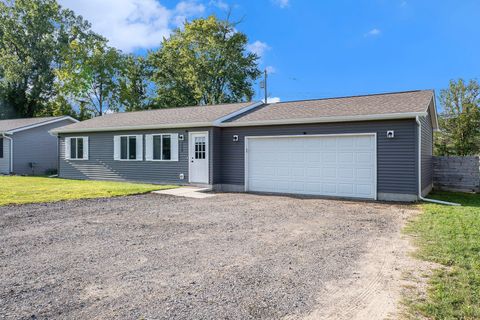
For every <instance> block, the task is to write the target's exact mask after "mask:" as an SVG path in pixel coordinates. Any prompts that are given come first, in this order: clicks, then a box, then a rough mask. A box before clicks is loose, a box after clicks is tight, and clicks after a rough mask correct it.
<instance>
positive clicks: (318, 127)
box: [215, 119, 418, 195]
mask: <svg viewBox="0 0 480 320" xmlns="http://www.w3.org/2000/svg"><path fill="white" fill-rule="evenodd" d="M387 130H394V131H395V138H393V139H387V137H386V135H387ZM416 131H417V124H416V122H415V120H414V119H407V120H389V121H366V122H351V123H322V124H304V125H282V126H257V127H235V128H233V127H232V128H230V127H225V128H222V130H221V132H222V135H221V145H220V150H221V162H220V163H217V164H215V168H216V170H220V175H221V177H220V178H219V180H220V182H218V183H221V184H230V185H244V180H245V157H244V156H245V144H244V142H245V136H272V135H302V134H342V133H372V132H376V133H377V192H379V193H380V192H382V193H400V194H412V195H415V194H417V188H418V183H417V175H418V174H417V172H418V171H417V165H416V163H417V158H416V155H417V151H416V145H417V142H416V141H417V140H416V136H417V135H416ZM233 135H239V141H238V142H233V141H232V137H233Z"/></svg>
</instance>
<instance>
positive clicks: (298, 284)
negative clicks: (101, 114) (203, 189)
mask: <svg viewBox="0 0 480 320" xmlns="http://www.w3.org/2000/svg"><path fill="white" fill-rule="evenodd" d="M414 210H415V209H414V207H413V206H403V205H392V204H381V203H361V202H350V201H337V200H319V199H300V198H290V197H274V196H260V195H248V194H219V195H217V196H216V197H214V198H209V199H188V198H181V197H171V196H165V195H142V196H132V197H123V198H112V199H97V200H84V201H74V202H61V203H54V204H41V205H40V204H39V205H25V206H18V207H1V208H0V270H1V272H0V317H2V318H15V319H16V318H22V317H24V318H26V317H31V316H32V315H34V316H36V317H38V318H92V319H94V318H145V319H191V318H196V319H199V318H201V319H206V318H225V319H227V318H229V319H238V318H242V319H258V318H261V319H279V318H287V319H301V318H307V319H316V318H338V319H342V318H344V319H347V318H348V319H353V318H357V319H366V318H368V319H381V318H384V317H387V316H388V315H389V314H392V315H394V314H395V310H396V308H397V301H398V294H397V293H398V292H399V290H400V287H399V286H398V281H400V280H398V279H400V278H401V272H402V270H401V269H402V264H401V263H402V261H403V260H404V259H405V257H406V248H407V245H406V242H405V241H406V240H401V235H400V229H401V228H402V227H403V224H404V222H405V219H406V218H407V217H408V216H409V215H411V214H412V212H413V211H414Z"/></svg>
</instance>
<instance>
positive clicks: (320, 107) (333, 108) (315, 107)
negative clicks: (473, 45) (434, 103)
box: [228, 90, 433, 124]
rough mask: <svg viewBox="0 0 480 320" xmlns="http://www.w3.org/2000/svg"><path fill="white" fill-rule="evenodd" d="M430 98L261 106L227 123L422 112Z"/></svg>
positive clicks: (411, 95)
mask: <svg viewBox="0 0 480 320" xmlns="http://www.w3.org/2000/svg"><path fill="white" fill-rule="evenodd" d="M432 98H433V91H432V90H421V91H409V92H398V93H385V94H374V95H365V96H355V97H344V98H328V99H316V100H303V101H289V102H279V103H274V104H268V105H264V106H263V107H260V108H258V109H255V110H254V111H252V112H248V113H244V114H242V115H239V116H237V117H235V118H232V119H230V120H229V121H228V122H230V123H232V124H235V123H238V124H241V123H246V122H261V121H275V120H295V119H312V118H324V117H342V116H365V115H383V114H400V113H415V112H425V111H426V110H427V108H428V106H429V104H430V102H431V100H432Z"/></svg>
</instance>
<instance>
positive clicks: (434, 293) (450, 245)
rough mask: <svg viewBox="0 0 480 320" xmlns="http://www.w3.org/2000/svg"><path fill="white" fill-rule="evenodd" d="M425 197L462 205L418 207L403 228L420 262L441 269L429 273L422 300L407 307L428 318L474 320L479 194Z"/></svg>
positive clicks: (478, 299)
mask: <svg viewBox="0 0 480 320" xmlns="http://www.w3.org/2000/svg"><path fill="white" fill-rule="evenodd" d="M429 197H430V198H434V199H439V200H445V201H450V202H457V203H461V204H462V206H461V207H453V206H446V205H437V204H431V203H428V204H427V203H425V204H422V208H423V213H422V214H421V215H420V216H419V217H418V218H417V219H416V220H415V221H413V222H411V223H410V224H409V225H408V226H407V228H406V231H407V233H409V234H412V235H414V237H415V239H416V240H417V245H418V247H419V251H418V257H419V258H420V259H424V260H427V261H433V262H436V263H438V264H441V265H443V266H445V268H439V269H438V270H436V271H434V273H433V275H432V276H431V278H430V279H429V286H428V292H427V298H426V299H425V300H420V301H416V302H414V303H410V308H411V311H412V313H420V314H422V315H423V316H425V317H427V318H433V319H480V194H476V195H475V194H462V193H446V192H441V193H440V192H438V193H435V194H431V195H430V196H429Z"/></svg>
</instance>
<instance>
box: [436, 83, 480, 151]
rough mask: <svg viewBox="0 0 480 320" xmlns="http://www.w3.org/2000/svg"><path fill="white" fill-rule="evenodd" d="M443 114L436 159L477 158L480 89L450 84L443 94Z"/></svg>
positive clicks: (479, 124)
mask: <svg viewBox="0 0 480 320" xmlns="http://www.w3.org/2000/svg"><path fill="white" fill-rule="evenodd" d="M440 102H441V105H442V106H443V113H442V114H441V115H440V117H439V123H440V128H441V132H440V133H438V134H436V136H435V153H436V154H437V155H459V156H466V155H475V154H479V153H480V85H479V84H478V82H477V81H476V80H470V81H469V82H468V83H467V84H466V83H465V82H464V81H463V80H462V79H459V80H458V81H454V80H451V81H450V84H449V87H448V89H445V90H442V91H441V93H440Z"/></svg>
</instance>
